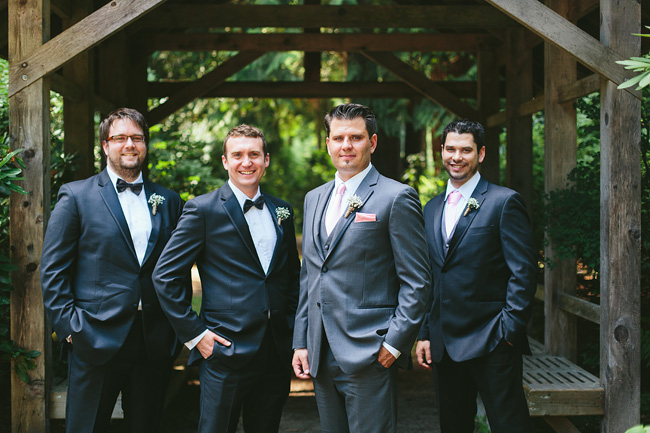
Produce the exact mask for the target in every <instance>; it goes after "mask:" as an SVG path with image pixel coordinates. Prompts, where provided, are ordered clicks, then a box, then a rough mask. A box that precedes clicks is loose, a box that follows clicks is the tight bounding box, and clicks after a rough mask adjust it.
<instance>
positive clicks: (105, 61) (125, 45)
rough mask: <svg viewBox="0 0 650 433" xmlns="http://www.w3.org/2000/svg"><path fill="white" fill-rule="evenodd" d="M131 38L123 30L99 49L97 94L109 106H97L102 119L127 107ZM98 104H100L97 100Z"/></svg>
mask: <svg viewBox="0 0 650 433" xmlns="http://www.w3.org/2000/svg"><path fill="white" fill-rule="evenodd" d="M128 51H129V38H128V37H127V34H126V31H125V30H122V31H120V32H117V33H116V34H115V35H113V36H112V37H111V38H110V39H108V40H107V41H105V42H104V43H103V44H101V45H100V46H99V47H97V56H98V57H99V60H98V62H97V79H98V84H97V93H98V96H99V97H101V98H102V99H103V100H104V101H106V102H108V104H102V105H101V106H99V105H98V106H97V109H98V111H99V113H100V114H101V118H102V119H103V118H104V117H106V116H107V115H108V114H109V113H110V112H111V111H113V109H115V108H118V107H125V106H127V105H128V104H127V102H128V95H127V87H128V86H127V84H128V83H129V64H128V57H127V56H126V55H125V54H126V53H127V52H128ZM96 103H98V101H97V99H96Z"/></svg>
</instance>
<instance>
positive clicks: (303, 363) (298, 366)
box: [291, 349, 311, 379]
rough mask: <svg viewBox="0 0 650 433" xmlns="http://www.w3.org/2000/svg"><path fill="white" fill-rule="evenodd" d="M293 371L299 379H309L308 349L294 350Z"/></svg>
mask: <svg viewBox="0 0 650 433" xmlns="http://www.w3.org/2000/svg"><path fill="white" fill-rule="evenodd" d="M291 365H292V366H293V372H294V373H295V375H296V377H297V378H298V379H309V378H310V377H311V376H310V375H309V360H308V359H307V349H296V350H295V352H293V360H292V361H291Z"/></svg>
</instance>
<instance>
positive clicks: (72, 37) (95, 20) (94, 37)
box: [9, 0, 165, 96]
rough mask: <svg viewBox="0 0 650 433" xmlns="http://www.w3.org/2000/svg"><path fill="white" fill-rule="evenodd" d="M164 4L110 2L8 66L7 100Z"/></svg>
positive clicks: (145, 0) (133, 0) (149, 0)
mask: <svg viewBox="0 0 650 433" xmlns="http://www.w3.org/2000/svg"><path fill="white" fill-rule="evenodd" d="M164 2H165V0H112V1H110V2H108V3H107V4H106V5H105V6H104V7H102V8H101V9H98V10H97V11H96V12H94V13H92V14H91V15H89V16H87V17H86V18H84V19H83V20H81V21H80V22H78V23H77V24H75V25H74V26H72V27H70V28H69V29H67V30H66V31H64V32H62V33H60V34H59V35H57V36H56V37H55V38H53V39H52V40H50V41H48V42H47V43H46V44H44V45H43V46H41V47H40V48H38V49H36V50H34V51H33V52H30V53H29V54H25V55H24V57H22V58H20V59H19V60H18V59H15V60H17V61H15V62H12V64H11V65H10V66H9V96H11V95H14V94H15V93H16V92H18V91H19V90H21V89H23V88H25V87H26V86H28V85H30V84H31V83H33V82H34V81H36V80H38V79H39V78H41V77H44V76H45V75H47V74H49V73H51V72H53V71H55V70H56V69H58V68H59V67H61V66H62V65H63V64H64V63H66V62H67V61H68V60H70V59H71V58H73V57H74V56H76V55H77V54H79V53H81V52H82V51H86V50H88V49H89V48H92V47H94V46H95V45H97V44H99V43H100V42H101V41H103V40H104V39H106V38H108V37H109V36H110V35H112V34H113V33H116V32H117V31H119V30H120V29H122V28H124V27H125V26H127V25H128V24H129V23H131V22H132V21H134V20H136V19H138V18H139V17H141V16H143V15H144V14H146V13H148V12H149V11H151V10H153V9H154V8H156V7H157V6H159V5H160V4H162V3H164Z"/></svg>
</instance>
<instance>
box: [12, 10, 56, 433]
mask: <svg viewBox="0 0 650 433" xmlns="http://www.w3.org/2000/svg"><path fill="white" fill-rule="evenodd" d="M49 16H50V11H49V1H47V0H40V1H30V2H25V1H22V0H10V1H9V17H10V19H9V61H10V62H15V61H16V59H20V58H22V57H24V56H25V55H28V54H29V53H31V52H32V51H34V50H37V49H38V48H39V47H40V46H41V45H42V44H43V42H44V41H45V40H46V39H47V37H48V35H49ZM49 100H50V95H49V83H48V81H47V80H45V79H40V80H37V81H36V82H34V83H33V84H32V85H30V86H29V87H27V88H24V89H23V90H21V91H20V92H18V93H15V94H14V95H12V96H11V97H10V98H9V135H10V139H11V148H12V149H23V152H22V153H21V155H20V156H21V157H22V158H23V160H24V162H25V165H26V168H25V170H24V173H23V174H24V177H25V180H24V181H22V187H23V188H24V189H25V190H26V191H27V192H28V193H29V194H28V195H22V194H17V193H13V194H12V196H11V204H10V217H11V227H10V243H11V261H12V263H13V264H14V265H15V266H16V267H17V268H18V269H17V270H16V271H14V272H12V283H13V288H14V290H13V291H12V292H11V299H10V302H11V314H10V321H11V323H10V327H11V339H12V340H14V341H15V342H16V344H17V345H18V346H20V347H22V348H24V349H26V350H38V351H40V352H41V356H39V357H38V358H37V359H36V360H35V361H36V368H35V369H34V370H31V371H30V372H29V377H30V383H29V384H25V383H24V382H23V381H22V380H21V379H19V378H18V376H17V375H16V374H15V373H14V372H13V369H12V374H11V431H12V432H14V433H24V432H45V431H49V416H48V415H49V414H48V411H47V409H48V408H47V404H46V398H47V396H48V394H49V386H50V370H49V369H48V366H49V357H50V351H51V341H52V339H51V330H50V327H49V326H48V325H47V322H46V319H45V310H44V307H43V297H42V294H41V284H40V276H39V270H40V258H41V257H40V256H41V249H42V246H43V235H44V230H45V221H46V218H47V215H49V208H50V200H49V197H50V189H49V185H50V179H49V166H50V158H49V155H50V136H49V127H50V112H49Z"/></svg>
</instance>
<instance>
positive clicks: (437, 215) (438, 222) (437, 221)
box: [431, 194, 445, 262]
mask: <svg viewBox="0 0 650 433" xmlns="http://www.w3.org/2000/svg"><path fill="white" fill-rule="evenodd" d="M434 200H438V201H439V203H436V202H434V203H432V208H433V216H432V218H433V221H431V222H432V223H433V230H432V232H431V235H432V236H433V243H432V244H433V247H434V248H435V250H436V252H437V253H438V255H439V259H440V261H441V262H443V261H444V260H445V251H444V246H443V242H444V241H443V240H442V213H443V212H442V211H443V209H444V208H445V196H444V194H442V195H441V196H438V197H437V198H434Z"/></svg>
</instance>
